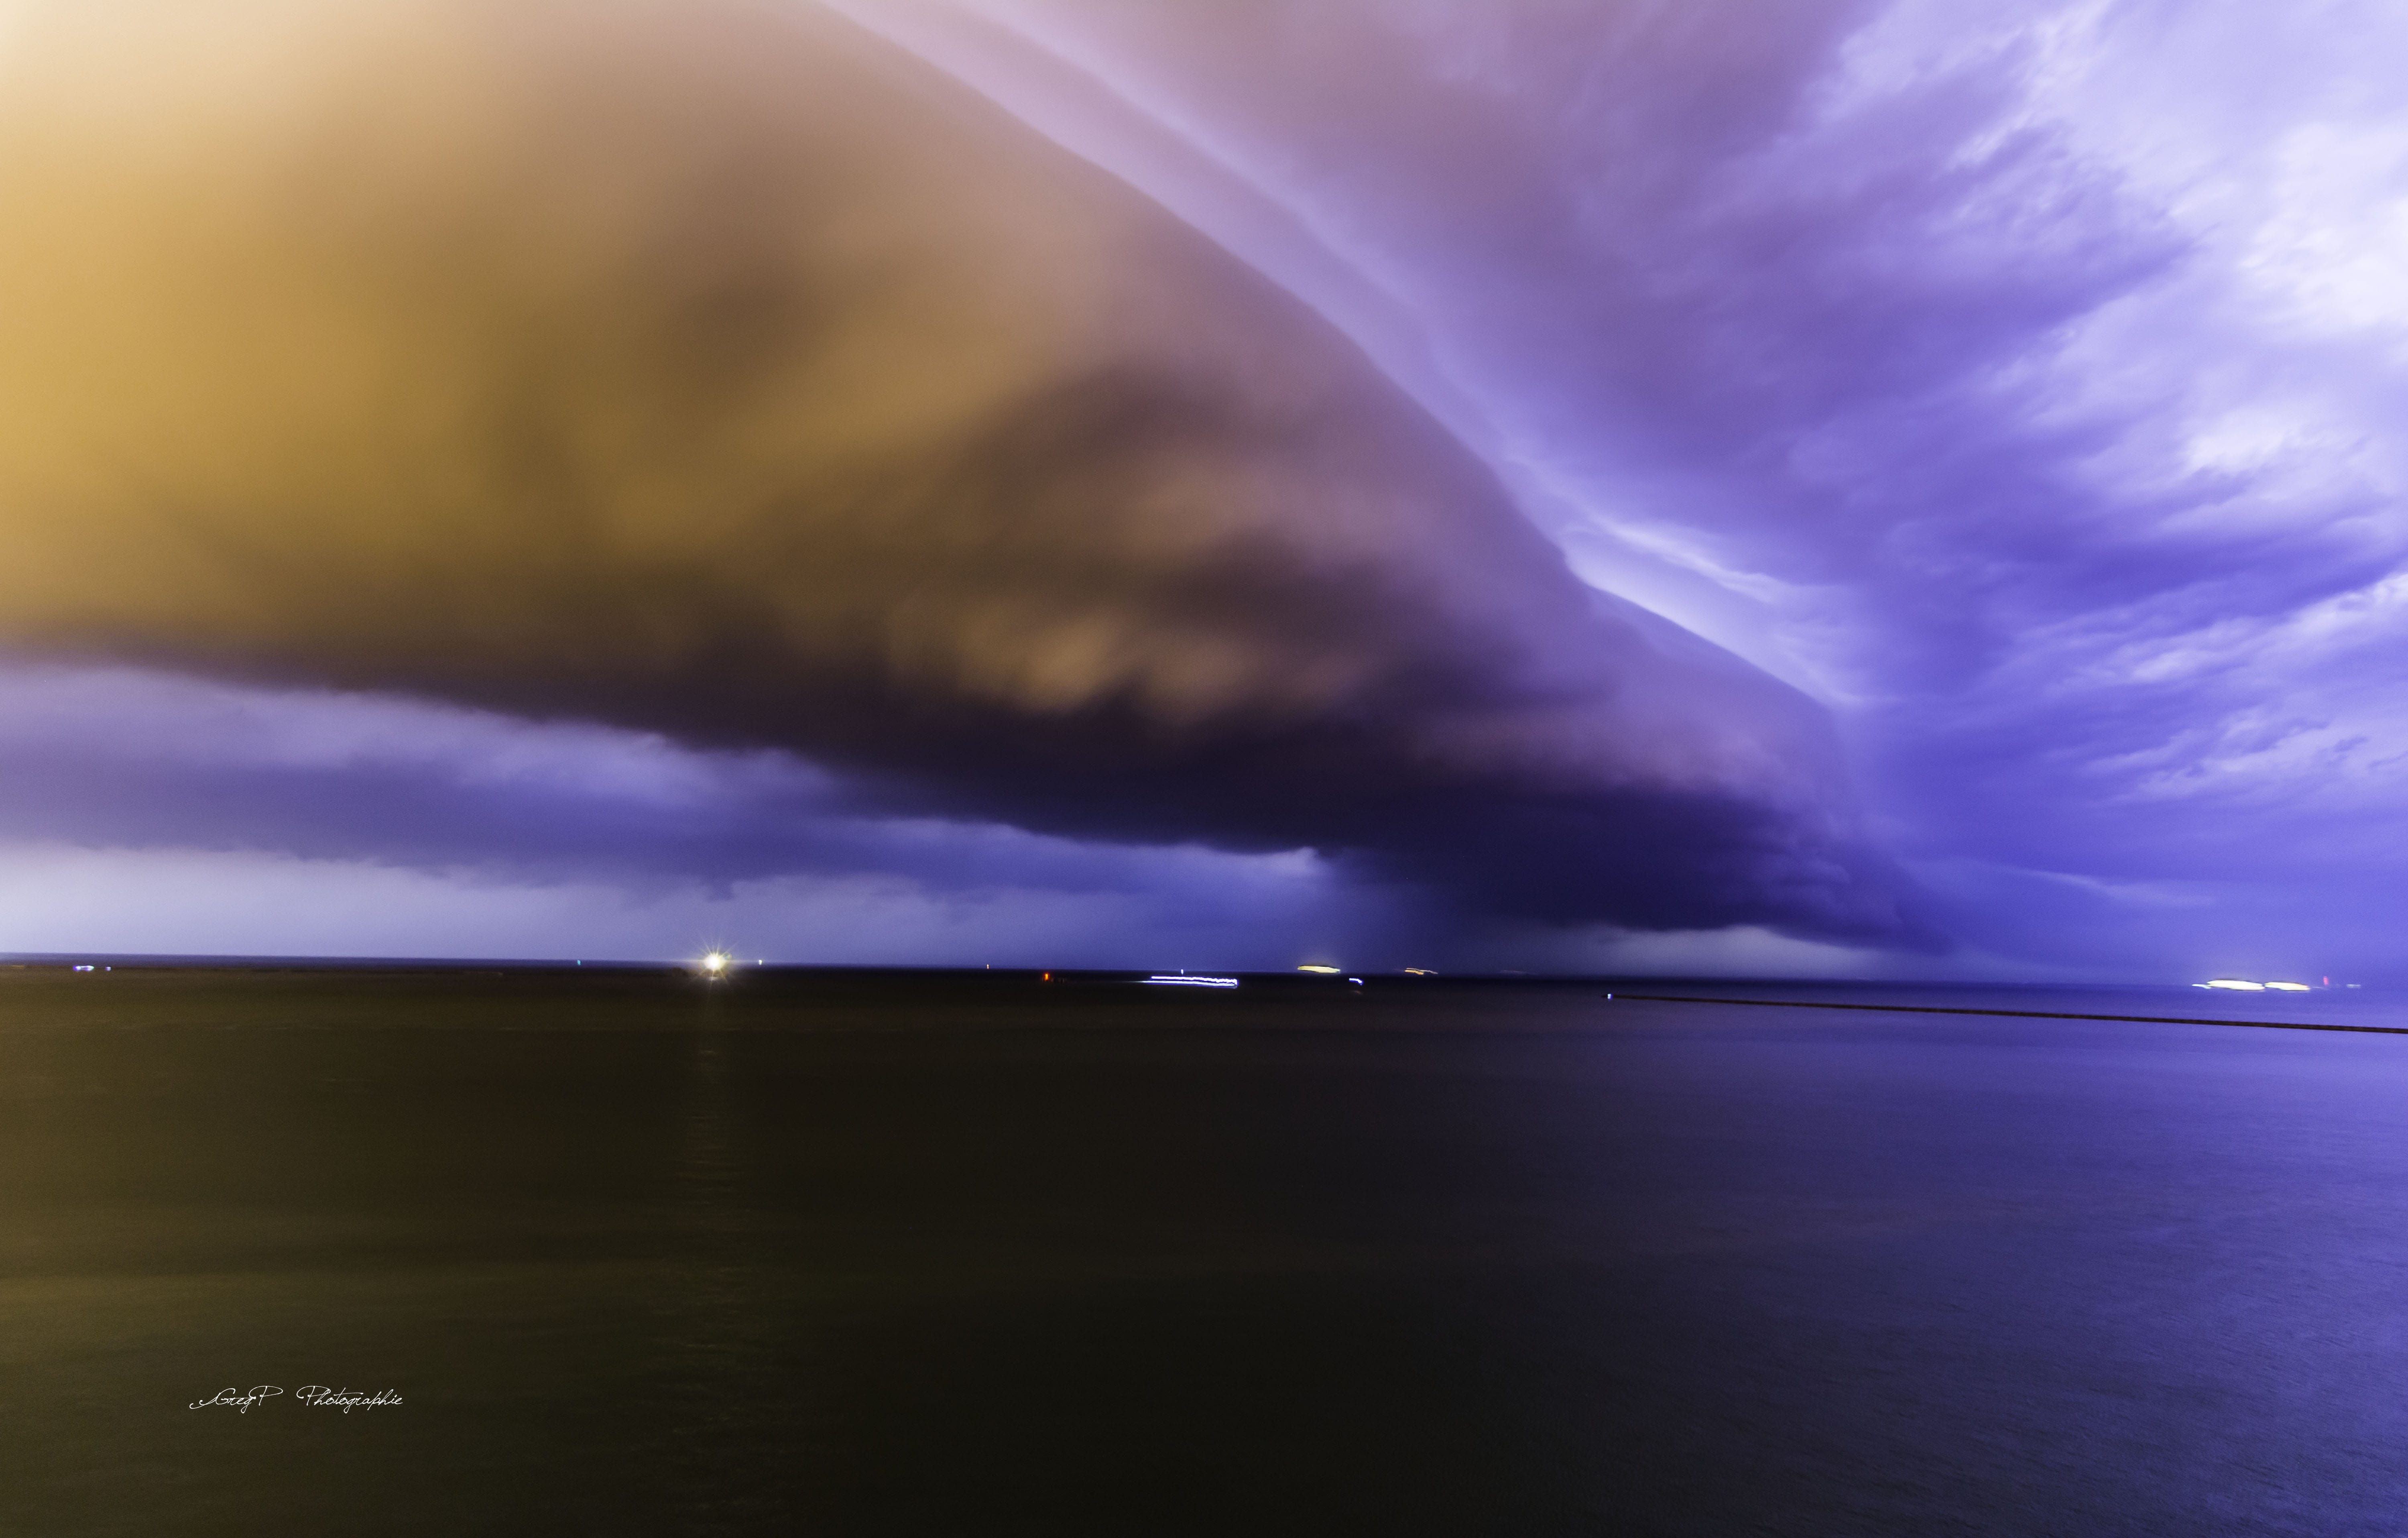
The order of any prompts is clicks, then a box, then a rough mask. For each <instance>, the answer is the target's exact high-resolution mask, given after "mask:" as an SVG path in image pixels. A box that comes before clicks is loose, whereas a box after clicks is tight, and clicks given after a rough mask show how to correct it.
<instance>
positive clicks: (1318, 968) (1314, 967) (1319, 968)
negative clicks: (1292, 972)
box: [1297, 961, 1338, 972]
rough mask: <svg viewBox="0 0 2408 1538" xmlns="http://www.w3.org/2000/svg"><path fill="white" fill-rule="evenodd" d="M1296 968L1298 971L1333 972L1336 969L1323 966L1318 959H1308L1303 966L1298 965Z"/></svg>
mask: <svg viewBox="0 0 2408 1538" xmlns="http://www.w3.org/2000/svg"><path fill="white" fill-rule="evenodd" d="M1337 970H1338V969H1337V968H1335V967H1325V966H1323V965H1322V964H1321V963H1320V962H1318V961H1308V962H1306V963H1305V964H1304V965H1303V966H1301V967H1298V968H1297V971H1300V972H1335V971H1337Z"/></svg>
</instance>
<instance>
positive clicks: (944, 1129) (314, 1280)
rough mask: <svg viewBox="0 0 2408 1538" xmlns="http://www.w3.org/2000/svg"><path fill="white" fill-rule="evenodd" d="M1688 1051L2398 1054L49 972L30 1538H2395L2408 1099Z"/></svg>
mask: <svg viewBox="0 0 2408 1538" xmlns="http://www.w3.org/2000/svg"><path fill="white" fill-rule="evenodd" d="M1133 975H1142V974H1133ZM1609 990H1611V991H1613V992H1615V993H1617V994H1618V995H1619V996H1620V997H1617V998H1616V999H1613V1000H1611V1001H1609V1000H1607V999H1604V998H1603V997H1602V995H1603V994H1604V993H1605V992H1607V991H1609ZM1634 993H1650V994H1658V995H1672V994H1685V995H1687V996H1691V997H1696V996H1701V995H1711V996H1713V997H1718V998H1755V999H1788V1000H1796V999H1810V1000H1817V1001H1822V1002H1883V1003H1891V1004H1899V1003H1909V1004H1915V1003H1920V1004H1937V1005H1942V1006H1944V1007H1950V1008H2000V1009H2021V1010H2032V1011H2039V1012H2046V1013H2050V1014H2067V1013H2126V1014H2150V1015H2160V1016H2170V1015H2177V1014H2212V1015H2214V1016H2216V1017H2218V1018H2225V1019H2233V1020H2239V1021H2248V1020H2272V1019H2290V1020H2300V1021H2305V1022H2312V1023H2313V1022H2315V1021H2322V1022H2324V1023H2343V1024H2361V1025H2367V1024H2372V1025H2395V1026H2397V1025H2408V1019H2403V1018H2401V1012H2400V1011H2399V1010H2398V1009H2397V1006H2396V1003H2394V1002H2393V1001H2390V1000H2387V999H2386V997H2384V996H2381V995H2378V994H2372V993H2368V992H2365V991H2363V990H2360V991H2359V992H2358V993H2356V994H2347V993H2343V991H2341V990H2334V991H2333V992H2330V993H2323V992H2319V993H2317V994H2314V995H2293V996H2257V995H2251V996H2245V997H2239V998H2234V997H2212V996H2210V995H2207V994H2203V993H2200V992H2197V991H2194V990H2181V989H2167V990H2116V991H2114V992H2106V991H2093V992H2073V991H2070V990H2028V989H1986V990H1970V989H1969V990H1948V989H1921V990H1901V989H1879V988H1847V987H1839V986H1834V985H1817V986H1814V987H1808V986H1806V985H1755V986H1753V987H1744V988H1743V987H1739V986H1737V985H1728V984H1722V985H1697V984H1692V985H1666V984H1662V983H1641V982H1637V981H1625V982H1622V983H1619V984H1614V983H1599V984H1583V985H1551V984H1539V983H1524V984H1507V983H1490V984H1457V983H1454V982H1452V981H1447V980H1437V981H1426V980H1418V979H1403V978H1383V977H1382V978H1369V979H1367V980H1366V983H1365V985H1364V986H1362V987H1360V988H1356V987H1354V986H1352V985H1348V984H1346V983H1345V981H1344V980H1343V979H1342V978H1341V979H1337V980H1334V981H1329V980H1321V981H1315V982H1312V983H1305V982H1300V981H1283V980H1276V979H1260V978H1254V979H1247V980H1246V982H1245V984H1244V985H1242V986H1240V987H1239V988H1237V989H1232V990H1200V989H1198V990H1190V989H1149V988H1146V987H1142V986H1139V985H1134V984H1133V983H1129V982H1125V981H1122V980H1120V979H1117V978H1108V977H1101V976H1087V977H1081V978H1070V977H1057V978H1056V979H1055V980H1054V981H1053V982H1050V983H1049V982H1044V981H1041V980H1040V979H1039V978H1038V977H1037V976H1035V975H1034V974H1030V975H1025V976H1024V975H1019V974H1013V975H1009V976H1007V975H1004V974H995V975H992V976H989V975H986V974H973V975H968V976H960V975H951V976H949V975H937V974H919V975H913V974H867V973H834V972H811V971H791V972H787V971H775V970H767V971H763V970H755V971H752V972H749V973H739V974H738V976H737V977H735V978H734V979H733V980H731V981H729V982H727V983H725V984H720V985H711V984H706V983H703V982H701V981H699V980H696V979H695V978H692V977H688V976H684V975H680V974H676V973H671V972H665V971H654V972H646V971H598V970H595V969H586V970H584V971H583V972H578V971H574V970H570V971H561V970H485V971H476V970H381V971H380V970H366V969H348V970H346V969H335V970H280V971H279V970H231V969H219V970H188V969H173V968H149V969H133V968H125V967H120V968H118V969H117V970H113V971H106V972H93V973H71V972H67V971H65V970H63V969H59V968H34V969H29V970H12V971H0V1385H5V1392H0V1447H4V1448H5V1449H6V1451H5V1454H0V1462H5V1468H6V1473H5V1476H0V1530H5V1531H10V1532H23V1533H28V1534H52V1533H56V1534H94V1535H97V1534H109V1533H145V1534H150V1533H163V1532H194V1533H202V1532H219V1531H229V1532H230V1531H344V1532H351V1533H432V1532H442V1533H468V1532H486V1531H491V1532H503V1531H511V1532H523V1531H556V1532H580V1533H599V1532H629V1533H681V1532H695V1533H715V1532H728V1533H734V1532H765V1533H767V1532H814V1533H834V1534H852V1533H896V1534H904V1533H911V1534H930V1533H949V1534H950V1533H961V1534H969V1533H977V1534H994V1533H1110V1534H1152V1533H1216V1534H1220V1533H1240V1532H1256V1531H1297V1532H1325V1533H1326V1532H1366V1533H1383V1534H1386V1533H1420V1532H1432V1533H1439V1532H1461V1533H1504V1534H1541V1533H1556V1532H1563V1533H1572V1532H1627V1533H1730V1532H1767V1533H1800V1534H1807V1533H1812V1534H1824V1533H1828V1534H1858V1533H1886V1532H1899V1533H1944V1532H1952V1531H1962V1532H1985V1533H2081V1534H2098V1535H2104V1534H2117V1533H2203V1532H2217V1533H2300V1534H2316V1535H2319V1538H2340V1535H2345V1534H2361V1533H2363V1534H2373V1533H2386V1534H2389V1533H2397V1532H2400V1531H2402V1528H2403V1519H2402V1517H2401V1513H2402V1512H2403V1511H2408V1475H2403V1470H2408V1451H2403V1449H2408V1409H2403V1395H2402V1391H2401V1384H2402V1383H2403V1382H2408V1036H2389V1035H2381V1034H2349V1033H2335V1032H2314V1031H2298V1030H2280V1029H2264V1028H2242V1027H2236V1026H2193V1025H2163V1024H2142V1023H2132V1022H2109V1021H2085V1020H2071V1019H2062V1018H2047V1017H2041V1018H2035V1017H2028V1016H2003V1015H1964V1014H1923V1013H1865V1012H1843V1011H1833V1010H1827V1009H1811V1010H1808V1009H1789V1008H1762V1007H1752V1006H1749V1005H1744V1004H1702V1003H1666V1002H1654V1001H1646V1000H1637V999H1631V998H1630V997H1629V996H1630V995H1632V994H1634ZM264 1388H275V1389H278V1390H279V1392H278V1393H275V1394H272V1395H271V1394H263V1393H261V1392H260V1390H262V1389H264ZM313 1388H315V1389H322V1390H324V1392H323V1393H322V1394H320V1395H319V1396H318V1397H317V1398H316V1399H315V1400H314V1401H313V1400H311V1399H310V1398H308V1396H307V1395H306V1394H305V1393H304V1390H308V1389H313ZM346 1398H348V1399H349V1400H350V1401H351V1402H349V1403H344V1402H339V1401H342V1400H344V1399H346ZM371 1399H374V1400H376V1402H368V1401H370V1400H371ZM244 1401H248V1402H247V1403H246V1402H244Z"/></svg>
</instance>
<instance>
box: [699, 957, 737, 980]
mask: <svg viewBox="0 0 2408 1538" xmlns="http://www.w3.org/2000/svg"><path fill="white" fill-rule="evenodd" d="M734 959H735V958H734V957H733V956H729V955H728V954H727V953H726V952H725V951H712V952H710V953H709V954H707V955H705V956H703V958H702V970H703V971H704V972H705V973H706V974H707V975H709V976H711V977H720V976H724V975H725V973H726V971H727V964H728V962H730V961H732V960H734Z"/></svg>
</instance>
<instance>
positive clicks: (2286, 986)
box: [2267, 983, 2316, 993]
mask: <svg viewBox="0 0 2408 1538" xmlns="http://www.w3.org/2000/svg"><path fill="white" fill-rule="evenodd" d="M2267 986H2268V987H2270V988H2275V989H2279V990H2280V991H2282V992H2284V993H2314V992H2315V991H2316V990H2315V989H2314V988H2312V987H2310V986H2309V985H2307V984H2305V983H2269V984H2267Z"/></svg>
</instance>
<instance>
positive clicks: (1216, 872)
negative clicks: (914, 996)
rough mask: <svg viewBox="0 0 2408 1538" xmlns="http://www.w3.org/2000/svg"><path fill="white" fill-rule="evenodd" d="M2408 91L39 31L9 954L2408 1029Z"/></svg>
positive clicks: (16, 402) (20, 179)
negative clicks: (2406, 646)
mask: <svg viewBox="0 0 2408 1538" xmlns="http://www.w3.org/2000/svg"><path fill="white" fill-rule="evenodd" d="M847 17H850V18H852V20H847V19H846V18H847ZM2401 56H2408V18H2403V17H2402V16H2401V13H2400V12H2399V11H2398V10H2397V8H2396V7H2382V6H2376V5H2372V4H2368V5H2355V6H2354V5H2332V6H2315V7H2282V8H2280V9H2279V11H2276V10H2270V9H2268V8H2266V7H2243V6H2239V5H2233V6H2229V7H2227V6H2214V5H2182V6H2171V5H2138V4H2135V5H2112V4H2110V5H2101V4H2096V3H2087V4H2080V5H2074V4H2065V5H2027V6H2009V7H1984V8H1983V10H1982V11H1981V13H1980V15H1979V16H1978V18H1976V17H1974V16H1973V13H1971V12H1969V11H1968V10H1967V9H1966V7H1961V6H1942V5H1937V4H1928V5H1927V4H1896V5H1879V4H1845V5H1839V4H1828V5H1826V4H1811V3H1800V4H1798V5H1793V6H1785V7H1764V6H1761V5H1757V4H1754V3H1745V4H1742V3H1737V0H1733V3H1729V4H1685V5H1681V6H1667V5H1653V4H1648V5H1641V4H1630V5H1606V6H1600V5H1597V4H1590V3H1582V4H1570V3H1566V4H1556V5H1546V4H1538V3H1527V4H1524V3H1510V4H1498V3H1495V0H1479V3H1472V0H1465V3H1461V4H1453V5H1445V4H1412V5H1400V4H1385V3H1373V0H1356V3H1353V4H1344V5H1314V4H1298V3H1293V0H1290V3H1278V4H1273V3H1262V4H1242V3H1231V4H1217V5H1214V6H1212V7H1121V6H1099V5H1091V4H1068V3H1047V0H963V3H959V4H934V3H930V4H917V3H910V4H907V3H904V0H875V3H873V0H847V3H846V4H843V5H841V6H839V7H833V8H824V7H810V6H803V5H790V6H773V5H760V4H735V3H732V0H731V3H728V4H709V5H682V6H671V5H667V4H666V3H662V4H640V3H639V4H629V5H626V6H624V7H616V8H613V9H610V10H608V11H599V10H596V9H595V8H594V7H579V6H573V5H568V4H566V3H563V4H558V5H551V4H517V5H509V6H499V5H480V4H474V3H469V0H454V3H445V0H377V3H374V4H365V5H362V6H359V7H349V8H345V9H343V10H341V11H340V12H339V13H335V14H321V13H320V12H319V11H318V10H316V9H315V8H312V7H286V6H278V5H273V4H268V3H265V0H260V3H256V4H245V5H241V6H235V7H207V8H206V9H204V8H200V7H184V8H182V9H179V8H178V7H157V6H141V5H119V6H108V5H78V6H74V7H68V6H65V5H59V6H50V7H45V6H35V7H30V8H29V9H27V10H26V11H25V12H24V14H23V15H22V17H21V18H20V20H19V21H18V22H16V23H15V24H14V25H13V26H12V27H11V28H10V29H8V30H7V31H5V32H0V221H5V222H6V224H7V227H8V228H9V229H10V230H12V231H14V232H18V233H17V235H16V237H13V238H12V239H11V240H10V241H9V242H7V243H6V248H7V249H6V252H5V253H4V254H0V532H5V533H7V536H8V540H9V547H10V551H11V559H10V561H9V562H8V563H7V567H6V568H5V569H0V646H5V647H6V648H7V651H6V654H5V656H6V659H5V661H0V783H6V785H7V787H8V794H7V798H6V801H5V803H0V949H6V950H15V951H24V952H33V951H62V950H77V951H85V950H93V951H97V950H126V951H194V952H212V953H229V952H253V953H279V954H301V953H323V954H409V955H512V956H591V957H596V958H599V957H606V956H627V957H642V956H681V955H688V954H691V953H693V952H694V951H695V950H696V949H698V948H699V947H701V946H702V945H704V944H706V943H712V942H724V943H727V944H729V945H731V946H732V947H734V948H735V949H736V950H737V951H738V954H742V955H751V956H768V957H772V958H777V959H786V960H803V961H809V960H824V961H904V962H929V963H971V964H975V963H978V962H982V961H992V962H995V963H997V964H1020V965H1044V964H1055V965H1127V966H1141V967H1156V966H1181V965H1185V966H1196V967H1236V966H1288V965H1293V964H1295V963H1296V962H1298V961H1305V960H1337V961H1342V962H1344V963H1346V964H1348V965H1352V966H1361V967H1393V966H1403V965H1425V966H1438V967H1441V968H1446V967H1458V968H1469V967H1518V968H1525V969H1529V970H1541V969H1551V968H1596V969H1614V968H1630V969H1644V970H1736V971H1759V972H1784V973H1799V972H1817V971H1835V972H1842V973H1864V974H1879V973H1889V974H1897V975H1935V974H1937V975H1966V976H2030V977H2068V978H2074V977H2081V978H2101V979H2131V980H2152V979H2162V980H2186V979H2190V978H2194V977H2198V976H2204V975H2211V974H2216V973H2226V972H2230V973H2238V974H2240V975H2244V976H2300V977H2305V978H2307V979H2309V980H2311V981H2313V980H2314V979H2315V978H2316V977H2318V976H2323V975H2328V974H2329V975H2332V976H2333V977H2334V978H2335V980H2336V981H2340V980H2342V979H2343V978H2349V979H2353V980H2356V979H2365V980H2368V981H2384V980H2394V981H2408V967H2403V966H2402V965H2401V964H2400V963H2398V962H2396V961H2394V960H2393V959H2392V954H2393V946H2392V944H2391V937H2392V935H2393V933H2394V932H2395V931H2396V930H2397V928H2398V927H2400V925H2401V923H2402V921H2403V920H2408V912H2403V909H2408V900H2404V899H2403V894H2402V889H2401V881H2400V880H2399V878H2398V877H2397V876H2396V875H2395V873H2394V872H2395V870H2398V868H2399V867H2400V865H2401V861H2402V858H2403V856H2408V818H2403V812H2408V788H2402V787H2403V786H2408V779H2403V777H2402V776H2401V774H2400V773H2399V772H2398V769H2397V768H2396V765H2397V764H2398V763H2399V762H2400V761H2401V759H2402V756H2403V755H2408V709H2403V701H2402V697H2401V685H2400V684H2399V683H2397V682H2395V681H2396V680H2397V679H2399V678H2400V677H2401V668H2399V666H2398V665H2397V659H2398V657H2399V654H2400V653H2401V649H2402V648H2401V642H2400V640H2397V639H2395V638H2397V637H2400V636H2401V635H2402V634H2403V626H2404V625H2408V620H2403V611H2408V568H2404V567H2403V556H2408V550H2403V545H2408V519H2403V516H2402V514H2403V511H2404V510H2408V508H2403V498H2408V462H2403V455H2402V453H2401V443H2402V438H2401V429H2400V427H2399V425H2398V424H2400V423H2401V422H2402V421H2403V420H2408V399H2403V398H2402V397H2403V395H2408V388H2403V386H2408V82H2403V81H2402V80H2401V79H2399V76H2400V72H2399V71H2398V70H2397V69H2396V68H2391V67H2387V62H2388V61H2391V60H2396V59H2397V58H2399V57H2401Z"/></svg>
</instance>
